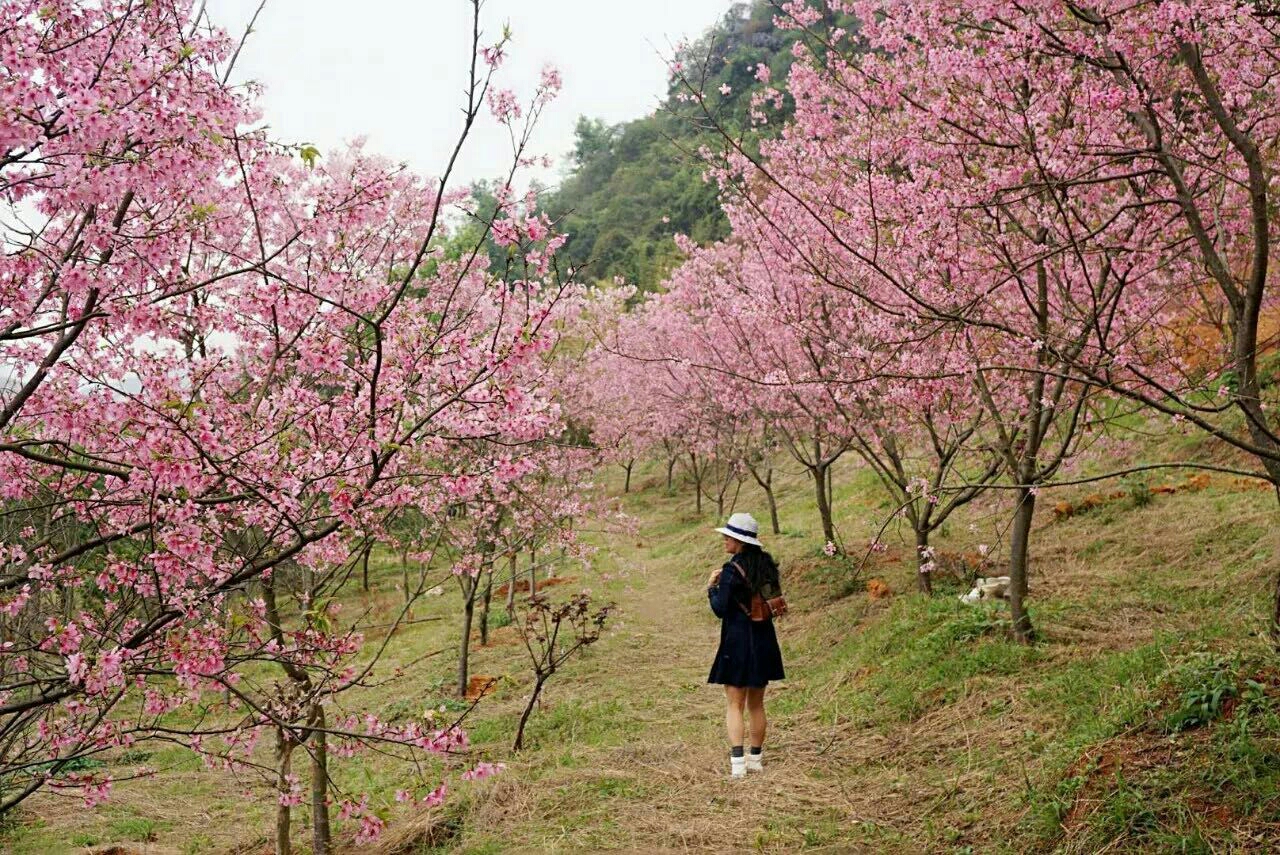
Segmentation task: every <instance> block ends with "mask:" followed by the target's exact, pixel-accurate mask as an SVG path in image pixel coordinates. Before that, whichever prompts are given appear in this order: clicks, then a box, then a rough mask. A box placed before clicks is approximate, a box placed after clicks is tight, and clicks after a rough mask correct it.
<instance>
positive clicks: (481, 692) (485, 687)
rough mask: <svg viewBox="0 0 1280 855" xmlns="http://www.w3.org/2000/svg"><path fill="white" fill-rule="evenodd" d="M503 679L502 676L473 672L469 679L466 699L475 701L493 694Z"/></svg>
mask: <svg viewBox="0 0 1280 855" xmlns="http://www.w3.org/2000/svg"><path fill="white" fill-rule="evenodd" d="M501 679H502V678H501V677H492V676H490V675H488V674H473V675H472V676H471V678H470V679H469V680H467V694H466V695H465V697H466V699H467V700H468V701H472V702H475V701H478V700H480V699H481V698H483V697H484V696H485V695H488V694H492V693H493V691H494V690H495V689H497V688H498V681H499V680H501Z"/></svg>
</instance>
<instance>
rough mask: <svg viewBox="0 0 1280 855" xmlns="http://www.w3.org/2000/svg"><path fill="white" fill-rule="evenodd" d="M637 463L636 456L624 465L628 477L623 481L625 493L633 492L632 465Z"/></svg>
mask: <svg viewBox="0 0 1280 855" xmlns="http://www.w3.org/2000/svg"><path fill="white" fill-rule="evenodd" d="M635 465H636V461H635V458H634V457H633V458H632V459H630V460H628V461H627V462H626V463H624V464H623V465H622V468H623V469H625V470H626V473H627V479H626V480H625V481H624V482H623V483H622V492H624V493H630V492H631V467H633V466H635Z"/></svg>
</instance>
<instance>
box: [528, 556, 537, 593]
mask: <svg viewBox="0 0 1280 855" xmlns="http://www.w3.org/2000/svg"><path fill="white" fill-rule="evenodd" d="M537 593H538V550H537V549H530V550H529V596H531V597H532V596H534V595H536V594H537Z"/></svg>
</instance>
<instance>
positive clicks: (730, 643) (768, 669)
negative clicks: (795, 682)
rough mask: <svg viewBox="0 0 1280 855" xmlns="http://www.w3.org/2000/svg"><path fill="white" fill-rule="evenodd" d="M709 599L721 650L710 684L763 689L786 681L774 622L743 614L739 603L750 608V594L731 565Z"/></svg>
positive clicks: (725, 570)
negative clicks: (779, 681) (772, 683)
mask: <svg viewBox="0 0 1280 855" xmlns="http://www.w3.org/2000/svg"><path fill="white" fill-rule="evenodd" d="M707 596H708V598H709V599H710V600H711V611H713V612H715V613H716V617H718V618H720V649H719V650H717V651H716V659H715V662H713V663H711V675H710V676H709V677H707V682H708V683H722V684H724V685H726V686H750V687H752V688H760V687H762V686H764V685H766V684H767V683H768V682H769V681H770V680H782V679H785V675H784V674H783V673H782V651H781V650H780V649H779V648H778V636H777V634H776V633H775V632H774V631H773V619H772V618H770V619H769V620H762V621H753V620H752V619H751V618H750V616H748V615H747V614H746V613H745V612H744V611H743V610H742V606H741V605H739V604H740V603H741V604H743V605H748V606H749V605H750V604H751V591H750V589H749V588H748V587H747V582H746V580H745V579H743V578H742V576H740V575H739V574H738V572H737V571H736V570H734V569H733V567H732V566H731V565H730V564H725V565H724V567H723V568H722V569H721V570H720V582H719V583H718V584H717V585H716V586H715V587H714V588H710V589H708V591H707Z"/></svg>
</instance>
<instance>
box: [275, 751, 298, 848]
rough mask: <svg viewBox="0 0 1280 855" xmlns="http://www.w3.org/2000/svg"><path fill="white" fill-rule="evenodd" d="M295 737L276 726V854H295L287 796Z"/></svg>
mask: <svg viewBox="0 0 1280 855" xmlns="http://www.w3.org/2000/svg"><path fill="white" fill-rule="evenodd" d="M293 744H294V743H293V739H292V738H291V737H290V736H289V734H288V732H287V731H286V730H285V729H284V728H282V727H278V728H276V791H277V797H276V855H293V843H292V841H290V839H289V811H290V810H291V808H290V807H289V804H288V799H287V797H288V796H289V795H290V793H289V776H290V775H291V774H292V772H293Z"/></svg>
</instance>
